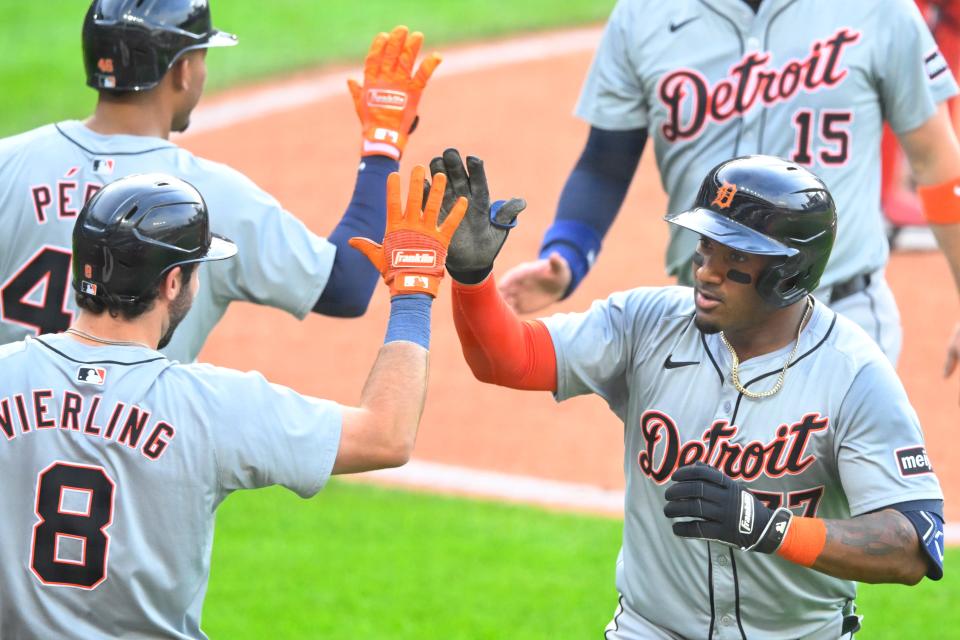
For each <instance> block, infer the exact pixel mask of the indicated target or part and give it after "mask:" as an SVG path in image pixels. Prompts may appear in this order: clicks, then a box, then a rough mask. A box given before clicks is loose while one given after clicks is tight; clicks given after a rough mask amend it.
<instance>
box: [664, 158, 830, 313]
mask: <svg viewBox="0 0 960 640" xmlns="http://www.w3.org/2000/svg"><path fill="white" fill-rule="evenodd" d="M666 220H667V221H668V222H671V223H673V224H675V225H678V226H681V227H684V228H686V229H690V230H691V231H695V232H697V233H699V234H701V235H703V236H706V237H708V238H710V239H711V240H714V241H716V242H719V243H720V244H724V245H726V246H728V247H732V248H734V249H738V250H740V251H743V252H744V253H753V254H758V255H765V256H774V257H775V259H774V260H773V262H771V264H770V265H769V266H768V267H767V268H766V269H765V270H764V271H763V272H762V273H761V274H760V276H759V278H758V279H757V291H758V292H759V293H760V297H761V298H763V299H764V300H765V301H767V302H768V303H769V304H771V305H773V306H775V307H785V306H787V305H790V304H793V303H794V302H797V301H798V300H801V299H802V298H803V297H804V296H806V295H807V294H808V293H812V292H813V290H814V289H816V288H817V285H818V284H819V283H820V276H822V275H823V270H824V269H825V268H826V266H827V259H828V258H829V257H830V249H831V248H832V247H833V239H834V237H835V236H836V233H837V213H836V206H835V205H834V203H833V197H832V196H831V195H830V192H829V191H828V190H827V186H826V185H825V184H823V181H822V180H820V178H818V177H817V176H815V175H814V174H813V173H811V172H810V171H808V170H807V169H804V168H803V167H801V166H800V165H798V164H794V163H792V162H787V161H786V160H781V159H780V158H776V157H773V156H760V155H757V156H744V157H742V158H734V159H733V160H727V161H726V162H721V163H720V164H719V165H717V166H716V167H714V168H713V169H712V170H711V171H710V173H709V174H707V177H706V178H705V179H704V181H703V184H702V185H701V186H700V193H698V194H697V200H696V202H695V204H694V206H693V208H692V209H690V210H689V211H684V212H681V213H672V214H669V215H668V216H666Z"/></svg>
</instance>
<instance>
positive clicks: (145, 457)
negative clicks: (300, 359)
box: [0, 334, 342, 640]
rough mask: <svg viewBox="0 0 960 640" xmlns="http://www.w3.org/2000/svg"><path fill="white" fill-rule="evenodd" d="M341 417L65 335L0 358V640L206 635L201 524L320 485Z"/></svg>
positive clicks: (209, 534)
mask: <svg viewBox="0 0 960 640" xmlns="http://www.w3.org/2000/svg"><path fill="white" fill-rule="evenodd" d="M341 417H342V413H341V409H340V407H339V405H337V404H336V403H334V402H330V401H325V400H317V399H314V398H308V397H304V396H301V395H299V394H297V393H295V392H293V391H291V390H290V389H287V388H284V387H280V386H277V385H273V384H270V383H268V382H267V381H266V380H265V379H264V378H263V377H262V376H261V375H259V374H258V373H240V372H237V371H232V370H229V369H222V368H217V367H213V366H210V365H202V364H189V365H180V364H176V363H174V362H171V361H170V360H169V359H167V358H166V357H165V356H164V355H163V354H161V353H159V352H157V351H154V350H152V349H147V348H145V347H126V346H124V347H119V346H109V347H93V346H87V345H84V344H81V343H79V342H77V341H75V340H73V339H72V338H70V337H69V336H68V335H65V334H60V335H48V336H42V337H39V338H36V339H34V338H27V339H26V340H25V341H21V342H16V343H12V344H8V345H5V346H3V347H0V469H3V485H4V486H3V491H0V514H3V517H2V518H0V540H2V541H3V544H0V637H2V638H3V639H4V640H21V639H22V640H26V639H32V638H82V639H83V640H99V639H107V638H204V637H205V636H204V634H203V632H202V631H201V630H200V614H201V609H202V605H203V599H204V595H205V593H206V588H207V578H208V574H209V569H210V550H211V547H212V544H213V526H214V512H215V510H216V508H217V506H218V505H219V504H220V503H221V502H222V501H223V500H224V498H226V497H227V496H228V495H229V494H230V493H231V492H232V491H234V490H236V489H252V488H257V487H265V486H268V485H274V484H279V485H283V486H285V487H287V488H289V489H290V490H292V491H294V492H296V493H297V494H299V495H300V496H303V497H309V496H311V495H313V494H314V493H316V492H317V491H318V490H319V489H320V488H321V487H322V486H323V485H324V483H325V482H326V480H327V478H328V477H329V476H330V473H331V470H332V468H333V463H334V460H335V458H336V455H337V450H338V447H339V442H340V428H341Z"/></svg>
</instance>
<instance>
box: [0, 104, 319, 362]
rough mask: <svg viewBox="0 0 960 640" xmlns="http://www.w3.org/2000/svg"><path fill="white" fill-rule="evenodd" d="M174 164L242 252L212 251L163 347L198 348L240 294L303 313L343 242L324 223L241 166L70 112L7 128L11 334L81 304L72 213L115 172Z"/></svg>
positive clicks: (1, 181) (7, 327)
mask: <svg viewBox="0 0 960 640" xmlns="http://www.w3.org/2000/svg"><path fill="white" fill-rule="evenodd" d="M157 171H160V172H164V173H169V174H171V175H174V176H177V177H178V178H182V179H183V180H186V181H187V182H189V183H191V184H192V185H193V186H195V187H196V188H197V189H198V190H199V191H200V193H202V194H203V197H204V199H205V200H206V202H207V206H208V208H209V210H210V225H211V228H212V230H213V231H214V232H215V233H220V234H222V235H224V236H226V237H228V238H230V239H231V240H233V241H234V242H235V243H236V244H237V245H238V246H239V248H240V252H239V254H238V255H237V257H236V258H235V259H233V260H225V261H222V262H205V263H203V264H202V265H201V267H200V277H201V279H202V280H203V286H202V287H201V288H200V293H199V295H198V296H197V297H196V300H195V301H194V304H193V308H192V309H191V310H190V313H189V314H187V317H186V318H184V320H183V323H182V324H181V325H180V327H179V328H178V329H177V332H176V334H175V335H174V337H173V340H172V341H171V342H170V344H169V345H168V346H167V347H166V348H165V349H164V350H163V352H164V353H165V354H166V355H168V356H170V357H171V358H173V359H176V360H180V361H184V362H190V361H193V360H195V359H196V357H197V354H198V353H199V352H200V349H201V348H202V347H203V343H204V341H205V340H206V338H207V335H208V334H209V333H210V331H211V330H213V327H214V326H215V325H216V324H217V322H218V321H219V320H220V318H221V317H222V316H223V314H224V313H225V312H226V309H227V306H228V305H229V304H230V303H231V302H232V301H234V300H247V301H250V302H255V303H257V304H264V305H269V306H273V307H278V308H280V309H283V310H285V311H288V312H289V313H292V314H293V315H295V316H296V317H298V318H302V317H304V316H306V315H307V313H309V312H310V310H311V309H312V308H313V305H314V304H315V303H316V301H317V300H318V299H319V297H320V294H321V292H322V291H323V288H324V287H325V286H326V283H327V278H328V277H329V275H330V270H331V269H332V266H333V259H334V256H335V253H336V247H334V246H333V245H332V244H330V243H329V242H327V241H326V240H325V239H323V238H321V237H319V236H317V235H315V234H313V233H312V232H311V231H310V230H309V229H307V228H306V227H305V226H304V224H303V223H302V222H300V221H299V220H298V219H297V218H295V217H294V216H293V215H291V214H290V213H288V212H286V211H284V209H283V208H282V207H281V206H280V204H279V203H278V202H277V201H276V200H275V199H274V198H273V197H271V196H270V195H269V194H267V193H266V192H264V191H263V190H262V189H260V188H259V187H257V186H256V185H255V184H254V183H253V182H251V181H250V180H249V179H248V178H246V177H245V176H243V175H242V174H240V173H239V172H237V171H234V170H233V169H231V168H229V167H227V166H225V165H222V164H218V163H216V162H211V161H209V160H204V159H202V158H197V157H196V156H194V155H193V154H191V153H190V152H188V151H185V150H184V149H181V148H179V147H177V146H176V145H175V144H173V143H172V142H169V141H167V140H162V139H160V138H151V137H143V136H128V135H115V136H103V135H99V134H96V133H94V132H93V131H91V130H89V129H87V128H86V127H85V126H83V124H82V123H80V122H75V121H71V122H61V123H59V124H55V125H48V126H44V127H40V128H39V129H35V130H33V131H29V132H27V133H24V134H21V135H18V136H14V137H11V138H7V139H4V140H0V229H3V235H2V239H0V243H2V245H0V247H2V250H0V344H3V343H6V342H13V341H16V340H20V339H22V338H23V337H24V336H27V335H36V334H37V333H48V332H57V331H63V330H64V329H66V328H67V327H68V326H70V322H71V320H72V318H73V315H74V314H75V312H76V306H75V304H74V300H73V292H72V290H71V287H70V248H71V235H72V232H73V223H74V220H75V219H76V216H77V213H78V212H79V210H80V208H81V207H82V206H83V203H84V202H85V201H86V200H87V199H88V198H89V197H90V196H92V195H93V194H94V193H96V191H97V190H98V189H100V187H102V186H103V185H104V184H107V183H108V182H112V181H113V180H116V179H118V178H121V177H123V176H126V175H130V174H133V173H146V172H157Z"/></svg>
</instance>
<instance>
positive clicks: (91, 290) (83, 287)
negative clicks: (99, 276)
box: [80, 280, 97, 296]
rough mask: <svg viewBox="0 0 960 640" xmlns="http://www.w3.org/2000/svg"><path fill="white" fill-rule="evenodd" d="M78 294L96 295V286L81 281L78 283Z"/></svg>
mask: <svg viewBox="0 0 960 640" xmlns="http://www.w3.org/2000/svg"><path fill="white" fill-rule="evenodd" d="M80 292H81V293H85V294H87V295H90V296H95V295H97V285H96V284H94V283H92V282H87V281H86V280H83V281H81V282H80Z"/></svg>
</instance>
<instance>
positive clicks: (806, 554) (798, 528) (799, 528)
mask: <svg viewBox="0 0 960 640" xmlns="http://www.w3.org/2000/svg"><path fill="white" fill-rule="evenodd" d="M826 544H827V523H825V522H824V521H823V520H822V519H820V518H801V517H799V516H794V517H793V518H791V519H790V528H789V529H787V535H786V537H784V539H783V542H782V543H780V548H779V549H777V555H778V556H780V557H781V558H784V559H785V560H789V561H790V562H796V563H797V564H799V565H803V566H804V567H812V566H813V563H814V562H816V561H817V558H819V557H820V554H821V553H822V552H823V548H824V547H825V546H826Z"/></svg>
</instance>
